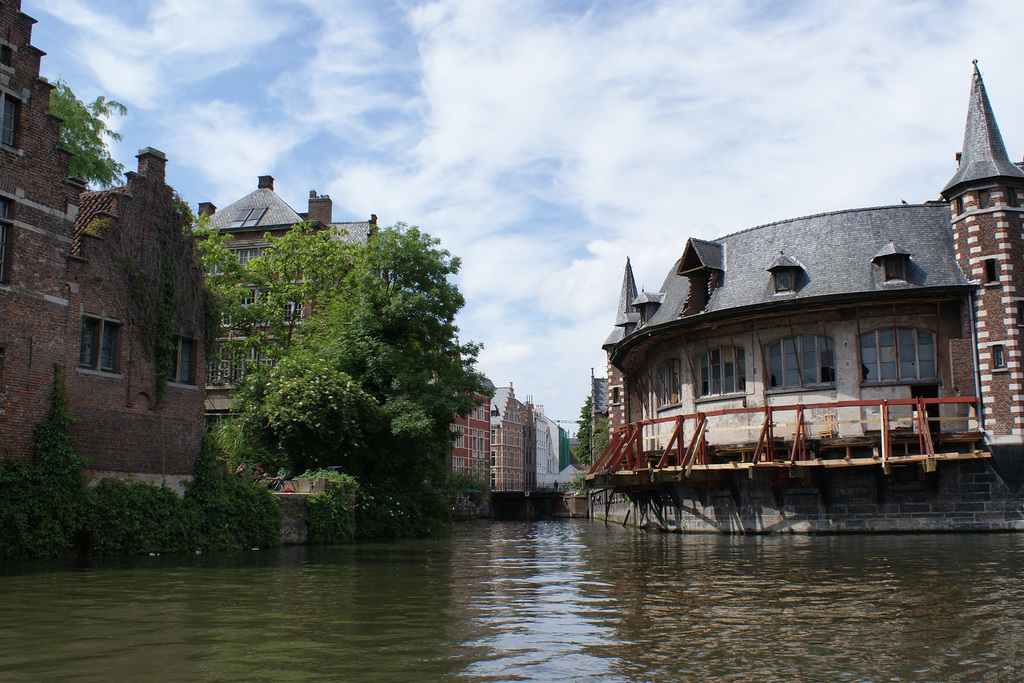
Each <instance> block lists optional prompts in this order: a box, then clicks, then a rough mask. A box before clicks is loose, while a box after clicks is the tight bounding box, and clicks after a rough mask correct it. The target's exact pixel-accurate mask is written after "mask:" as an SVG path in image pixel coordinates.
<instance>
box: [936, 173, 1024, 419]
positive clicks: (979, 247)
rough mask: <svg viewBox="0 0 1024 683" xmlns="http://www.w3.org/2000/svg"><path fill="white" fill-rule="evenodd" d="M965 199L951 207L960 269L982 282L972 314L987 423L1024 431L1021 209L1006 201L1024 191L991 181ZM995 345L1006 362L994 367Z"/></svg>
mask: <svg viewBox="0 0 1024 683" xmlns="http://www.w3.org/2000/svg"><path fill="white" fill-rule="evenodd" d="M983 191H985V192H988V194H989V198H990V200H989V206H987V207H984V208H983V207H982V206H981V203H980V201H979V200H980V194H981V192H983ZM1010 192H1015V193H1018V196H1017V200H1016V201H1015V202H1008V201H1007V199H1008V195H1009V193H1010ZM962 199H963V201H962V208H963V212H962V213H958V211H959V209H958V204H957V202H956V201H953V202H951V204H950V206H951V211H952V215H953V234H954V238H955V243H956V249H957V260H958V262H959V264H960V268H961V269H962V270H963V271H964V273H965V274H966V275H967V277H968V278H970V279H972V280H975V281H977V282H978V283H979V287H978V290H977V292H976V294H975V298H974V311H973V314H974V321H975V323H974V324H975V335H976V339H977V345H978V374H980V384H981V394H982V400H983V404H984V411H985V427H986V429H987V430H988V431H990V432H992V433H993V434H996V435H1009V434H1021V430H1022V427H1024V424H1022V418H1024V392H1022V390H1021V382H1022V374H1021V345H1020V336H1019V327H1020V324H1021V322H1022V321H1020V320H1018V319H1017V318H1018V316H1017V302H1018V301H1019V300H1020V298H1021V296H1022V293H1024V270H1022V268H1021V264H1022V263H1024V234H1022V227H1021V213H1020V209H1017V208H1015V207H1010V206H1007V204H1008V203H1015V204H1018V205H1020V204H1024V196H1022V194H1021V191H1020V189H1019V188H1009V187H1006V186H1005V185H996V184H995V183H994V182H993V183H989V184H986V185H984V186H979V187H977V188H971V189H970V190H967V191H965V192H964V193H963V195H962ZM990 259H994V263H995V275H996V279H995V281H989V278H988V275H989V273H988V272H987V269H986V261H987V260H990ZM965 313H967V314H968V315H969V313H970V312H969V311H968V312H965ZM996 345H999V346H1001V347H1002V348H1003V349H1004V354H1003V355H1004V361H1005V365H1004V367H996V365H997V363H996V353H995V349H994V347H995V346H996Z"/></svg>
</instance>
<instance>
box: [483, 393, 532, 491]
mask: <svg viewBox="0 0 1024 683" xmlns="http://www.w3.org/2000/svg"><path fill="white" fill-rule="evenodd" d="M525 413H526V406H524V405H523V404H522V403H520V402H519V401H518V400H517V399H516V394H515V390H514V389H513V388H512V387H511V386H508V387H499V388H498V389H496V390H495V392H494V398H492V399H491V490H492V491H523V490H525V485H526V472H525V459H524V455H523V425H524V421H525V419H526V414H525Z"/></svg>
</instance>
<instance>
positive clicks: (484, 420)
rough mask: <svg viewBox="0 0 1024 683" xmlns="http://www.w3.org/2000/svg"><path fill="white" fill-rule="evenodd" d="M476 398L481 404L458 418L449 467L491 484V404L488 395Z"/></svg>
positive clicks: (454, 430) (453, 426)
mask: <svg viewBox="0 0 1024 683" xmlns="http://www.w3.org/2000/svg"><path fill="white" fill-rule="evenodd" d="M484 382H485V385H486V384H490V382H489V381H488V380H484ZM492 388H493V385H492ZM476 398H478V399H479V401H480V405H478V406H477V407H476V408H475V409H474V410H473V412H471V413H470V414H469V415H467V416H465V417H459V416H456V417H455V420H454V421H453V422H452V432H454V433H455V442H454V444H453V446H452V453H451V455H450V456H449V458H448V463H447V468H448V471H449V472H456V473H458V474H464V475H466V476H470V477H473V478H474V479H476V480H478V481H481V482H488V481H490V467H491V402H490V400H489V399H488V398H486V397H484V396H477V397H476Z"/></svg>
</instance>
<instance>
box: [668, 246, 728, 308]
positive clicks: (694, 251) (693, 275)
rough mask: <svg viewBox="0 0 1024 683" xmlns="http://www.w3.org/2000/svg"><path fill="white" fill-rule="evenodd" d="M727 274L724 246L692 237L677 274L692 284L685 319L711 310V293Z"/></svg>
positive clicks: (684, 251)
mask: <svg viewBox="0 0 1024 683" xmlns="http://www.w3.org/2000/svg"><path fill="white" fill-rule="evenodd" d="M724 271H725V258H724V253H723V246H722V245H721V244H719V243H717V242H708V241H706V240H699V239H696V238H693V237H691V238H690V239H688V240H687V241H686V248H685V249H683V258H681V259H680V260H679V267H678V268H677V269H676V274H677V275H681V276H683V277H685V278H686V279H687V280H688V281H689V289H688V291H687V293H686V301H685V303H684V304H683V315H684V316H688V315H696V314H698V313H703V312H704V310H705V309H706V308H707V306H708V302H709V300H710V297H711V293H712V292H713V291H714V289H715V287H717V286H718V283H719V282H720V281H721V276H722V273H723V272H724Z"/></svg>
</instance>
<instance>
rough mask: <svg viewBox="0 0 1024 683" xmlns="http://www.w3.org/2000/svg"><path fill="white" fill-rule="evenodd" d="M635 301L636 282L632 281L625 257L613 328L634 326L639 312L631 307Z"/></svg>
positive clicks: (627, 258) (631, 271)
mask: <svg viewBox="0 0 1024 683" xmlns="http://www.w3.org/2000/svg"><path fill="white" fill-rule="evenodd" d="M634 299H636V280H634V279H633V266H631V265H630V263H629V257H628V256H627V257H626V271H625V272H624V273H623V274H622V293H621V294H619V310H618V312H617V313H616V315H615V326H616V327H619V326H624V325H631V324H636V323H638V322H639V321H640V312H639V311H637V310H636V306H634V305H633V300H634Z"/></svg>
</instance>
